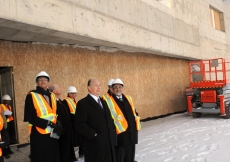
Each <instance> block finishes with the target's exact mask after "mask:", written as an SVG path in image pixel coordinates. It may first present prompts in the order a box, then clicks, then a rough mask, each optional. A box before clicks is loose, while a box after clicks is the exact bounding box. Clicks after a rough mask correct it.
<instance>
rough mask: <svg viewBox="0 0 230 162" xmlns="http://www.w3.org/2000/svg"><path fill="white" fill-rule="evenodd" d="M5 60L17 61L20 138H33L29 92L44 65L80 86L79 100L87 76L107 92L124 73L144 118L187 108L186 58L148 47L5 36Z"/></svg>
mask: <svg viewBox="0 0 230 162" xmlns="http://www.w3.org/2000/svg"><path fill="white" fill-rule="evenodd" d="M0 66H13V74H14V88H15V103H16V110H17V121H18V122H17V123H18V132H19V142H20V143H25V142H28V140H29V138H28V133H27V124H26V123H23V115H24V100H25V96H26V94H27V93H28V92H29V91H30V90H32V89H34V88H35V86H36V84H35V80H34V79H35V76H36V75H37V73H38V72H40V71H41V70H45V71H47V72H48V73H49V75H50V77H51V83H54V82H55V83H58V84H60V85H61V87H62V89H63V95H62V98H64V97H65V95H66V89H67V88H68V86H69V85H74V86H76V87H77V89H78V92H79V93H78V96H77V100H79V99H81V98H83V97H84V96H86V95H87V86H86V84H87V80H88V79H89V78H91V77H96V78H98V79H99V80H100V81H101V84H102V94H103V93H105V92H106V91H107V86H106V84H107V81H108V80H109V79H110V78H117V77H119V78H121V79H122V80H123V82H124V84H125V89H124V93H125V94H129V95H131V96H132V97H133V99H134V102H135V105H136V109H137V111H138V112H139V115H140V116H141V118H142V119H144V118H147V117H154V116H159V115H164V114H168V113H173V112H178V111H183V110H186V99H185V93H184V90H185V87H186V86H187V85H188V83H189V80H188V72H187V70H188V69H187V61H186V60H182V59H174V58H168V57H160V56H156V55H152V54H146V53H128V52H124V51H117V52H113V53H108V52H100V51H99V50H97V49H95V50H89V49H82V48H73V47H71V46H60V45H44V44H30V43H12V42H4V41H0Z"/></svg>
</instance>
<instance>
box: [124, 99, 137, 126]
mask: <svg viewBox="0 0 230 162" xmlns="http://www.w3.org/2000/svg"><path fill="white" fill-rule="evenodd" d="M125 97H126V98H127V100H128V101H129V104H130V106H131V107H132V110H133V115H134V118H135V121H136V128H137V130H140V129H141V122H140V117H139V116H137V114H136V111H135V108H134V104H133V100H132V97H131V96H128V95H125Z"/></svg>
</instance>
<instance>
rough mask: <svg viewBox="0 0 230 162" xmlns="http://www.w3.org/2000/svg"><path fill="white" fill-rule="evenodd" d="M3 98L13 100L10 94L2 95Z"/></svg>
mask: <svg viewBox="0 0 230 162" xmlns="http://www.w3.org/2000/svg"><path fill="white" fill-rule="evenodd" d="M2 100H11V98H10V96H9V95H7V94H6V95H4V96H2Z"/></svg>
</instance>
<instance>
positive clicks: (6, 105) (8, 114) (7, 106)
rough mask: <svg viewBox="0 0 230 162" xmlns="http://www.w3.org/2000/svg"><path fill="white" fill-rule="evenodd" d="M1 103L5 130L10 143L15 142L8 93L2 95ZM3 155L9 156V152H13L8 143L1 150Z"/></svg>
mask: <svg viewBox="0 0 230 162" xmlns="http://www.w3.org/2000/svg"><path fill="white" fill-rule="evenodd" d="M2 102H3V103H2V104H1V105H0V107H1V108H2V109H3V112H4V114H5V119H6V122H7V129H6V130H7V132H8V135H9V139H10V142H11V143H16V141H15V138H16V137H15V125H14V118H13V114H12V113H13V110H12V108H11V106H10V102H11V97H10V96H9V95H8V94H5V95H4V96H3V97H2ZM2 153H3V156H4V157H5V158H7V159H8V158H10V155H9V154H13V152H12V151H11V149H10V146H9V145H8V146H7V147H6V148H4V149H3V150H2Z"/></svg>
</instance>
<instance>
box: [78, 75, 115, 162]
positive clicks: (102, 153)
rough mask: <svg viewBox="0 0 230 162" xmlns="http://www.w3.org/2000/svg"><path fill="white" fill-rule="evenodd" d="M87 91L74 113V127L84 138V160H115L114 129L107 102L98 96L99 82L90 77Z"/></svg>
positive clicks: (107, 161)
mask: <svg viewBox="0 0 230 162" xmlns="http://www.w3.org/2000/svg"><path fill="white" fill-rule="evenodd" d="M88 91H89V94H88V95H87V96H86V97H85V98H83V99H81V100H80V101H78V103H77V107H76V113H75V124H76V129H77V130H78V131H79V132H80V133H81V134H82V135H83V139H84V146H85V162H115V151H114V141H115V129H114V124H113V120H112V117H111V115H110V111H109V109H108V107H107V104H106V103H105V101H103V100H102V99H101V98H100V97H99V95H100V91H101V85H100V82H99V81H98V80H97V79H90V80H89V81H88Z"/></svg>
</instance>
